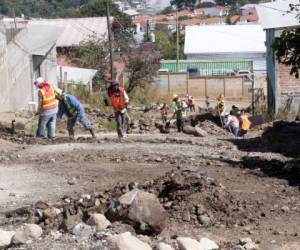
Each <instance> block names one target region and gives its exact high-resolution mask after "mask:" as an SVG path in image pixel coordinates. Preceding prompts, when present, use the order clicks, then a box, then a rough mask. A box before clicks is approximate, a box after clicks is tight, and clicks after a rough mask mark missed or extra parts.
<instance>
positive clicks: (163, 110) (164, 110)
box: [159, 103, 169, 123]
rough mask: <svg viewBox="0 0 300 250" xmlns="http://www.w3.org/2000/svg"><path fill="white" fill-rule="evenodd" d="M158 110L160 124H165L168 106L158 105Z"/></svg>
mask: <svg viewBox="0 0 300 250" xmlns="http://www.w3.org/2000/svg"><path fill="white" fill-rule="evenodd" d="M159 110H160V114H161V120H162V122H163V123H166V122H167V118H168V111H169V107H168V105H167V104H166V103H164V104H162V105H160V107H159Z"/></svg>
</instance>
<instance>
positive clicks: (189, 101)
mask: <svg viewBox="0 0 300 250" xmlns="http://www.w3.org/2000/svg"><path fill="white" fill-rule="evenodd" d="M186 97H187V101H186V104H187V106H188V108H189V110H190V111H191V112H195V104H194V98H193V97H192V96H191V95H187V96H186Z"/></svg>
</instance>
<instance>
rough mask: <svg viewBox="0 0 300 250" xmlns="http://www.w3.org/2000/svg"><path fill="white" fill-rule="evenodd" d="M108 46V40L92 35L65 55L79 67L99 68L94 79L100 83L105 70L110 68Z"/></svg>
mask: <svg viewBox="0 0 300 250" xmlns="http://www.w3.org/2000/svg"><path fill="white" fill-rule="evenodd" d="M107 48H108V46H107V42H105V41H102V40H101V39H99V38H97V37H96V36H92V37H90V38H89V39H88V40H86V41H83V42H81V43H80V44H79V46H78V47H74V48H73V49H71V51H69V53H67V54H66V53H64V55H66V56H67V57H68V59H69V60H71V62H72V63H73V64H75V65H76V66H78V67H83V68H91V69H96V70H98V72H97V74H96V76H95V77H94V79H93V80H94V82H95V83H97V84H99V83H100V82H101V81H103V80H104V72H105V71H106V70H107V69H108V58H107V55H108V49H107Z"/></svg>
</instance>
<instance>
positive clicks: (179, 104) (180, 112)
mask: <svg viewBox="0 0 300 250" xmlns="http://www.w3.org/2000/svg"><path fill="white" fill-rule="evenodd" d="M173 102H174V103H175V111H174V115H175V116H176V126H177V130H178V132H182V131H183V127H184V122H185V120H186V117H187V114H186V109H187V105H186V103H185V102H184V101H182V100H180V99H179V96H178V95H176V94H175V95H173Z"/></svg>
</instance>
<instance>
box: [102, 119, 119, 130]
mask: <svg viewBox="0 0 300 250" xmlns="http://www.w3.org/2000/svg"><path fill="white" fill-rule="evenodd" d="M102 127H103V129H105V130H106V131H110V132H111V131H116V130H117V124H116V122H115V121H107V122H104V123H103V125H102Z"/></svg>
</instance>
